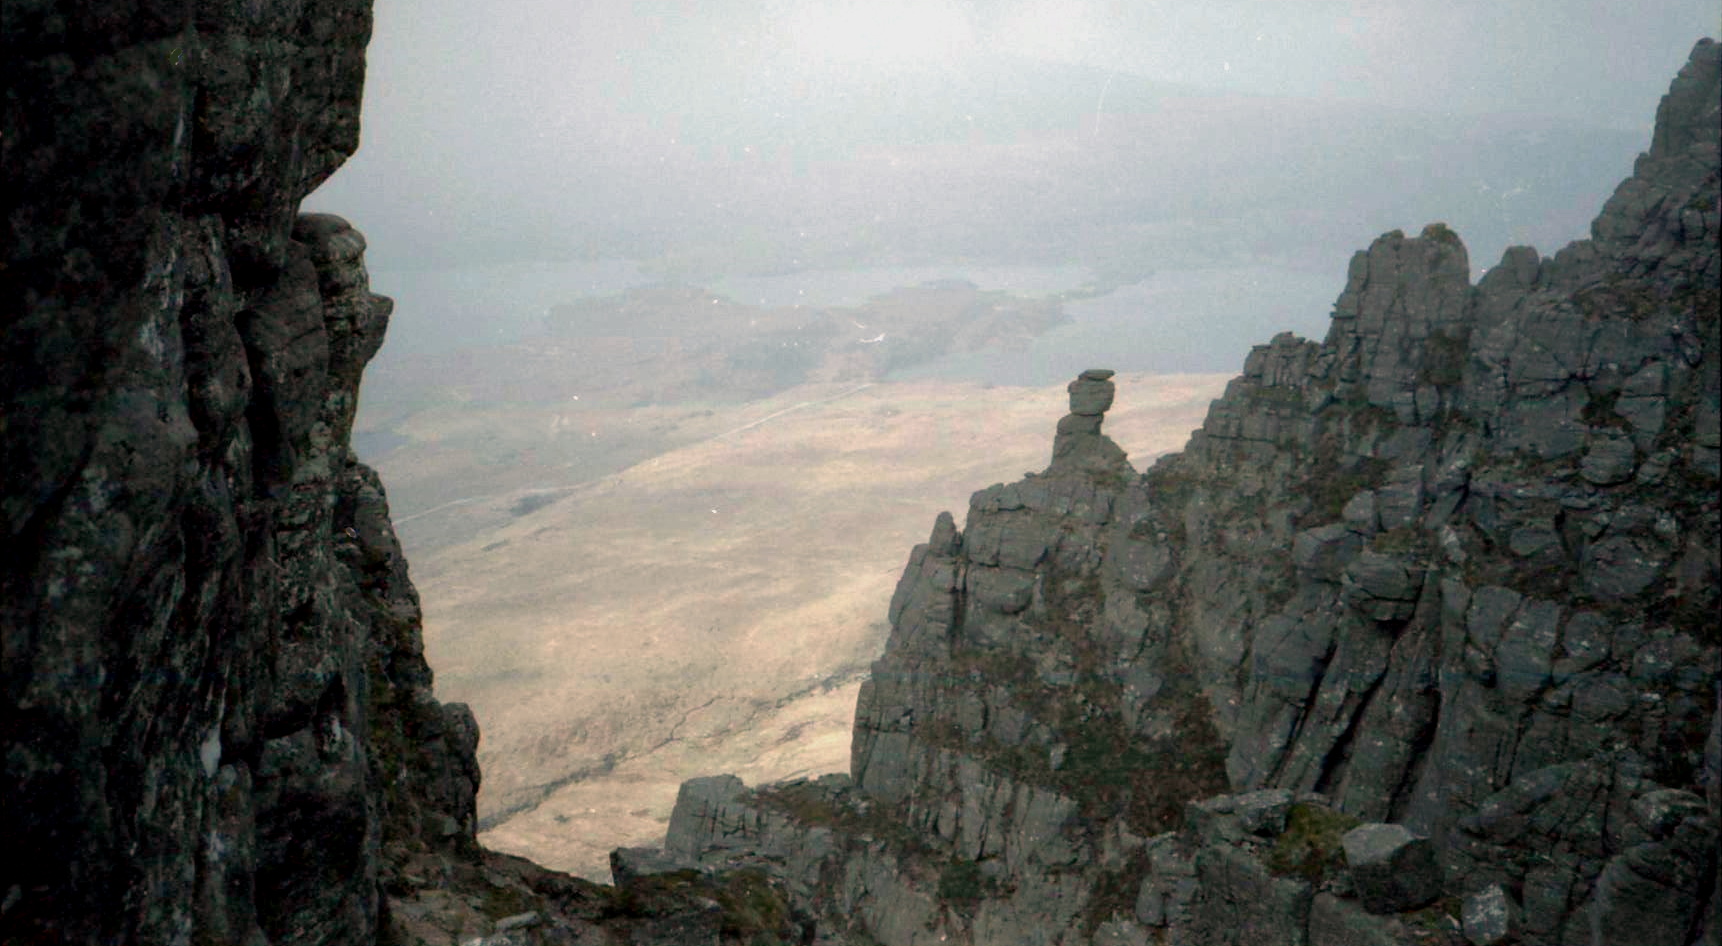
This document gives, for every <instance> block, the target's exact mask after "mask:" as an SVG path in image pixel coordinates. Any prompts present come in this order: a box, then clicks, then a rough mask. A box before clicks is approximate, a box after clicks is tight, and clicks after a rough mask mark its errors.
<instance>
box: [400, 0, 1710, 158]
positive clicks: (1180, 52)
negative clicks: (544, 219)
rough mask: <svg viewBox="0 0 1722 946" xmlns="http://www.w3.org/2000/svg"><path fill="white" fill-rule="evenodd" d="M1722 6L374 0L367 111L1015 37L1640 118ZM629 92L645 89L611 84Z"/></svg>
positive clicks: (980, 44) (1329, 89) (1236, 78)
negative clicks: (482, 1) (471, 0)
mask: <svg viewBox="0 0 1722 946" xmlns="http://www.w3.org/2000/svg"><path fill="white" fill-rule="evenodd" d="M1719 20H1722V7H1719V5H1718V3H1717V2H1716V0H1634V2H1624V0H972V2H962V0H758V2H741V0H697V2H694V0H687V2H661V0H505V2H502V3H496V4H473V3H466V2H456V0H419V2H414V3H410V4H408V3H405V2H402V0H378V2H377V3H376V24H377V33H376V37H375V39H374V40H373V42H372V46H371V70H372V81H371V84H370V86H369V88H368V89H367V106H368V111H369V113H370V114H368V115H367V117H369V118H372V119H373V120H376V121H379V122H385V123H386V122H387V121H388V119H389V117H390V113H391V112H393V111H395V110H399V109H406V110H416V109H426V110H435V109H437V108H438V107H439V106H446V105H451V104H452V105H455V106H462V105H465V106H471V105H475V104H479V103H484V104H488V105H490V106H491V107H493V108H498V109H500V110H502V111H503V112H507V111H508V110H509V103H510V101H511V100H519V99H522V98H524V99H526V100H530V101H534V102H536V101H538V100H539V96H538V95H536V94H534V90H542V91H546V92H552V93H554V94H553V95H552V96H551V97H552V98H554V97H561V98H563V100H564V101H565V102H566V103H567V105H568V106H569V107H571V108H578V107H581V106H583V105H586V104H588V103H591V102H593V101H595V100H599V101H601V100H608V102H609V104H611V105H613V106H616V107H621V108H626V107H629V106H630V105H632V106H635V107H639V106H646V105H650V104H657V105H660V106H665V107H674V106H675V105H676V104H677V103H675V102H674V101H671V100H670V99H673V98H675V97H678V96H679V97H681V98H683V99H685V100H687V101H696V102H697V101H702V100H706V99H708V98H713V97H716V98H719V99H721V98H724V97H725V96H726V95H733V94H735V92H736V90H735V89H734V88H733V87H728V88H726V87H725V86H726V84H728V83H733V82H735V81H737V80H738V79H740V80H742V81H746V80H747V79H748V78H749V77H750V76H751V77H757V76H758V75H759V74H760V73H771V72H776V73H780V74H787V73H792V72H794V71H795V70H797V69H798V68H802V67H806V66H809V65H810V64H813V63H818V64H819V68H825V69H829V68H833V64H834V63H835V64H846V65H847V66H849V67H851V69H852V71H854V72H865V71H880V72H886V71H890V70H893V69H901V68H904V67H910V66H926V65H928V64H931V63H940V64H944V65H948V66H954V67H958V68H960V67H961V64H962V62H963V60H964V59H965V58H967V57H972V56H975V55H982V54H987V53H1007V54H1018V55H1026V56H1035V57H1042V58H1048V59H1054V60H1058V61H1063V62H1069V63H1080V64H1085V65H1089V66H1095V67H1101V68H1108V69H1118V70H1127V71H1130V72H1134V73H1137V74H1140V75H1143V76H1148V77H1152V78H1158V79H1165V80H1170V81H1176V82H1185V83H1194V84H1201V85H1208V86H1227V87H1233V88H1238V89H1246V90H1251V91H1257V92H1273V93H1287V94H1296V95H1311V96H1344V97H1353V98H1366V99H1374V100H1377V101H1380V102H1385V103H1391V104H1398V105H1409V106H1417V107H1425V108H1436V109H1457V110H1466V111H1519V110H1530V111H1540V112H1548V113H1554V114H1559V115H1563V116H1566V117H1570V118H1577V119H1583V120H1586V121H1592V122H1597V123H1601V124H1606V125H1611V126H1615V127H1622V128H1639V127H1647V126H1648V124H1649V111H1648V108H1647V106H1648V105H1651V104H1654V102H1655V101H1656V98H1657V96H1659V95H1660V94H1661V93H1662V92H1663V91H1664V90H1665V89H1666V87H1667V83H1668V79H1669V78H1670V74H1671V71H1672V69H1673V68H1674V67H1675V66H1676V65H1678V64H1679V63H1680V62H1681V61H1683V59H1684V57H1685V55H1686V52H1687V51H1688V50H1689V49H1690V48H1691V46H1692V43H1693V41H1694V40H1696V39H1697V38H1698V37H1699V36H1702V35H1713V34H1715V33H1716V32H1717V29H1718V22H1719ZM713 83H716V87H713ZM627 93H635V94H637V95H643V96H646V97H647V100H646V101H635V102H633V103H626V102H620V101H617V100H616V98H615V96H617V95H625V94H627ZM660 96H662V97H663V98H659V97H660ZM543 117H544V118H546V119H548V120H554V119H555V116H554V115H544V116H543Z"/></svg>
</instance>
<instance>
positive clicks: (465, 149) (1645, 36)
mask: <svg viewBox="0 0 1722 946" xmlns="http://www.w3.org/2000/svg"><path fill="white" fill-rule="evenodd" d="M375 13H376V27H375V33H374V36H373V39H372V42H371V47H370V56H369V75H368V79H367V83H366V90H365V107H364V132H363V147H362V149H361V151H360V153H359V154H358V155H357V156H356V157H355V158H354V159H352V161H351V162H349V164H348V165H347V167H346V168H344V169H343V170H342V171H340V172H339V173H338V174H337V175H336V177H335V178H334V179H333V180H332V181H331V182H330V184H329V185H328V186H327V187H326V188H325V189H323V190H322V191H320V192H319V193H318V194H317V195H314V196H313V198H312V199H311V200H310V201H309V202H308V206H309V207H310V208H313V209H327V210H332V211H335V212H343V213H347V214H349V215H352V216H353V217H354V219H355V220H356V221H357V222H359V223H360V224H361V225H362V226H364V227H366V228H367V229H368V230H372V231H373V233H374V236H377V237H380V238H382V244H381V245H383V246H389V247H395V248H397V249H405V248H407V247H409V246H410V245H412V244H413V239H414V235H415V234H416V237H417V239H418V240H419V243H420V244H421V245H420V246H418V248H415V249H413V250H412V251H411V252H412V253H413V254H416V255H420V256H422V255H425V254H426V253H427V252H428V251H427V250H425V249H424V248H423V247H424V246H436V247H441V246H447V245H450V244H451V243H453V242H454V241H455V240H456V239H459V238H462V237H468V236H469V237H470V242H472V243H474V244H479V245H492V244H499V243H500V242H503V241H504V239H505V237H506V235H507V234H510V233H526V232H528V231H530V232H532V233H534V234H549V235H550V236H539V235H534V236H532V237H529V238H525V237H523V238H522V239H523V240H525V242H526V243H528V244H531V245H533V246H538V245H547V244H548V243H550V242H552V239H553V237H554V235H555V234H558V233H563V232H568V231H571V230H576V229H584V230H586V231H591V232H598V231H599V230H600V229H601V228H603V227H609V228H611V231H614V232H618V233H619V232H621V231H622V230H624V229H626V227H627V226H628V224H629V222H630V220H631V219H639V220H645V219H648V218H649V217H650V212H649V205H651V204H653V202H654V201H656V203H657V204H658V205H660V206H659V218H660V219H662V218H663V211H662V206H661V205H663V204H664V203H665V202H666V199H665V198H664V197H663V194H666V193H670V192H671V189H672V184H671V183H670V182H671V179H672V177H673V176H674V168H675V166H676V164H677V162H678V161H680V162H681V166H682V168H683V172H684V177H686V176H687V175H688V174H694V173H695V172H697V170H698V168H697V166H696V165H694V164H690V163H689V162H690V161H696V162H697V161H698V160H700V159H701V156H702V155H708V156H709V155H711V154H714V153H716V154H719V155H720V156H721V153H722V152H723V151H724V150H725V149H729V150H730V151H731V152H732V154H731V157H732V158H733V152H736V151H745V150H747V149H748V148H749V147H751V146H750V145H749V142H752V143H754V144H759V143H761V142H764V144H763V145H762V147H763V148H764V150H766V151H767V152H772V151H774V150H783V149H786V148H787V149H788V150H791V151H797V152H802V151H809V152H812V153H814V154H815V158H816V159H823V158H829V157H832V156H833V155H836V156H838V157H841V156H843V155H845V154H847V153H848V151H849V150H850V149H852V148H854V147H856V146H857V144H858V143H860V144H871V143H878V142H879V141H881V140H885V141H887V143H889V144H893V145H896V144H927V143H929V142H930V141H936V140H937V136H938V135H940V134H944V135H946V138H945V140H951V139H950V138H949V126H948V125H947V126H939V125H938V121H939V120H940V119H941V118H942V117H949V116H955V117H956V118H957V119H958V120H960V119H961V118H962V116H963V115H964V112H965V109H966V108H967V107H968V106H967V105H966V103H965V101H964V99H965V97H967V99H968V100H969V101H970V102H978V101H980V100H981V99H985V98H989V97H990V99H989V101H990V103H991V104H992V105H993V106H995V107H994V110H993V113H992V114H993V115H994V116H996V115H998V114H1000V113H1001V110H1000V108H998V107H996V106H998V104H999V102H1001V101H1004V102H1005V103H1006V104H1005V106H1004V108H1003V111H1004V112H1009V111H1010V109H1012V108H1015V107H1016V106H1015V105H1014V104H1012V103H1016V102H1018V101H1027V100H1028V99H1032V98H1034V97H1035V95H1036V94H1037V92H1040V91H1043V90H1045V91H1048V92H1049V94H1048V95H1046V96H1043V98H1045V99H1046V101H1052V100H1053V99H1055V98H1056V96H1055V95H1052V94H1050V93H1051V92H1058V91H1060V90H1062V92H1063V93H1065V98H1064V99H1063V100H1062V101H1063V104H1062V105H1059V106H1058V107H1062V108H1066V109H1067V110H1068V107H1069V103H1070V102H1071V101H1075V100H1078V99H1072V97H1071V94H1072V93H1073V90H1076V91H1075V92H1074V94H1077V95H1080V96H1081V98H1080V99H1079V101H1081V102H1083V103H1084V104H1082V106H1081V108H1082V109H1085V110H1086V109H1089V108H1091V107H1090V106H1088V105H1087V104H1086V103H1087V102H1089V101H1093V102H1094V106H1093V109H1094V111H1095V112H1096V113H1097V112H1098V111H1099V110H1100V109H1101V107H1103V106H1104V105H1105V104H1106V95H1107V92H1106V90H1107V89H1108V88H1110V89H1111V91H1112V94H1113V97H1114V101H1117V100H1118V98H1119V96H1120V93H1121V90H1123V89H1125V87H1127V86H1129V85H1130V82H1129V81H1128V79H1126V81H1122V82H1112V81H1111V80H1110V79H1106V78H1105V76H1106V72H1105V70H1114V71H1120V72H1127V73H1131V74H1134V75H1136V76H1142V77H1147V78H1150V79H1155V80H1162V81H1165V82H1172V83H1178V84H1183V85H1190V86H1198V87H1203V88H1207V89H1230V90H1237V91H1244V92H1250V93H1260V94H1264V95H1275V96H1293V97H1301V98H1309V99H1317V100H1328V101H1336V100H1346V101H1364V102H1372V103H1378V104H1386V105H1390V106H1398V107H1405V108H1413V109H1431V110H1437V111H1441V112H1448V113H1464V114H1481V113H1496V114H1499V113H1505V114H1510V115H1526V116H1536V117H1537V120H1539V121H1550V120H1553V121H1558V122H1562V123H1565V124H1567V125H1569V126H1572V125H1577V126H1583V127H1588V128H1595V129H1599V130H1601V129H1607V130H1613V131H1627V132H1631V133H1632V134H1633V135H1635V136H1636V135H1642V136H1643V139H1642V140H1644V141H1645V142H1648V131H1649V128H1650V126H1651V123H1652V118H1653V115H1654V111H1655V106H1656V102H1657V100H1658V98H1659V97H1660V96H1661V95H1662V93H1663V92H1664V91H1666V89H1667V87H1668V82H1669V80H1670V79H1671V78H1672V77H1673V75H1674V73H1675V71H1676V70H1677V69H1678V68H1679V66H1680V65H1681V63H1683V62H1684V61H1685V58H1686V56H1687V53H1688V52H1689V51H1690V49H1691V47H1692V44H1693V43H1694V42H1695V41H1696V40H1697V39H1698V38H1699V37H1700V36H1704V35H1716V34H1717V33H1718V31H1719V25H1722V24H1719V21H1722V4H1719V3H1718V0H751V2H749V0H497V2H494V3H473V2H471V0H413V2H411V3H408V2H406V0H377V2H376V6H375ZM1025 59H1032V60H1036V61H1038V62H1041V63H1046V62H1053V63H1059V64H1063V65H1065V66H1076V67H1079V70H1078V71H1073V70H1070V69H1064V70H1062V71H1059V70H1043V71H1042V72H1036V71H1034V69H1033V68H1030V69H1027V70H1025V69H1023V68H1021V65H1022V62H1023V61H1024V60H1025ZM1001 63H1004V65H1001ZM989 69H990V70H992V71H991V72H989V71H988V70H989ZM1080 70H1086V71H1080ZM1040 76H1044V77H1045V80H1046V81H1045V83H1044V84H1042V85H1035V83H1037V82H1040V78H1038V77H1040ZM1012 83H1014V84H1012ZM1025 83H1026V84H1025ZM1060 84H1062V85H1060ZM1055 87H1057V88H1055ZM1138 87H1140V83H1138ZM947 97H948V98H949V102H948V103H947V102H946V101H945V98H947ZM898 103H908V105H906V106H905V107H904V108H902V109H901V111H899V110H898ZM1044 106H1046V102H1041V103H1039V105H1034V106H1032V107H1044ZM1030 107H1031V106H1030V105H1025V106H1023V108H1030ZM1043 110H1044V108H1043ZM976 111H977V112H978V111H979V109H976ZM1335 115H1337V116H1339V117H1336V118H1335V119H1333V120H1335V121H1339V122H1345V121H1348V118H1347V117H1346V115H1345V114H1344V113H1343V112H1336V113H1335ZM1007 117H1011V116H1007ZM981 118H983V119H984V116H982V117H981ZM899 119H900V120H899ZM977 120H980V119H977ZM1299 120H1300V121H1303V120H1307V119H1299ZM917 121H918V122H920V123H921V124H920V125H919V126H916V125H915V122H917ZM1097 121H1098V119H1097ZM893 122H895V123H896V125H899V126H901V128H902V129H904V131H903V134H904V135H905V136H907V137H905V138H904V139H903V140H900V141H891V140H889V139H890V136H892V135H895V134H898V131H897V130H896V128H895V127H894V126H893ZM868 123H871V124H868ZM915 128H920V129H921V130H922V131H925V129H927V128H932V129H933V131H932V132H931V133H928V134H923V135H922V137H921V138H919V139H915V140H913V141H911V140H909V138H910V137H912V135H913V134H915V133H917V132H915V130H914V129H915ZM941 128H942V130H941ZM1318 131H1319V130H1318ZM1008 133H1009V132H1007V134H1008ZM956 140H958V141H960V140H961V139H960V138H959V139H956ZM809 141H811V142H812V145H811V146H809V145H808V144H807V142H809ZM675 149H680V152H679V153H672V152H674V151H675ZM701 149H705V150H701ZM712 149H715V151H714V150H712ZM756 150H757V149H756ZM666 162H668V163H667V164H666ZM1629 163H1630V161H1629V159H1628V161H1626V162H1623V163H1622V165H1621V167H1620V169H1619V173H1620V174H1624V173H1625V172H1626V171H1627V170H1628V167H1629ZM660 165H662V166H663V171H662V172H661V173H660V170H659V166H660ZM713 166H714V167H717V165H713ZM690 168H692V169H693V170H692V171H690V170H688V169H690ZM713 173H714V174H718V175H720V176H721V175H724V174H728V173H730V172H729V171H726V170H719V171H714V172H713ZM1613 173H1614V172H1611V175H1612V174H1613ZM1613 179H1615V180H1618V177H1616V178H1613ZM691 181H692V182H691V183H689V182H688V181H687V180H684V182H683V185H682V189H681V191H679V192H677V193H678V194H683V195H685V194H688V193H696V194H698V193H708V194H709V193H715V192H716V190H717V189H718V187H719V185H720V184H721V181H720V182H718V183H715V184H714V183H713V182H711V181H704V180H700V179H698V178H697V175H695V177H693V178H692V179H691ZM636 195H637V197H638V199H636ZM1599 196H1600V195H1599ZM687 199H688V198H686V197H682V196H678V197H676V198H673V200H687ZM487 218H488V219H487ZM655 225H658V226H661V224H655ZM433 231H434V232H433ZM605 232H610V231H605ZM450 234H453V236H451V235H450ZM1368 236H1369V234H1366V233H1360V234H1359V235H1358V237H1357V239H1358V240H1364V239H1367V237H1368ZM597 239H599V240H600V241H601V240H602V239H604V238H603V237H602V236H600V237H598V238H597ZM590 242H591V241H590V239H588V245H589V244H590ZM507 252H515V251H512V250H511V251H507ZM467 255H469V254H468V252H467V251H465V250H462V251H459V252H456V253H454V254H453V257H455V258H465V257H466V256H467ZM501 255H507V254H506V253H502V254H501Z"/></svg>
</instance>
